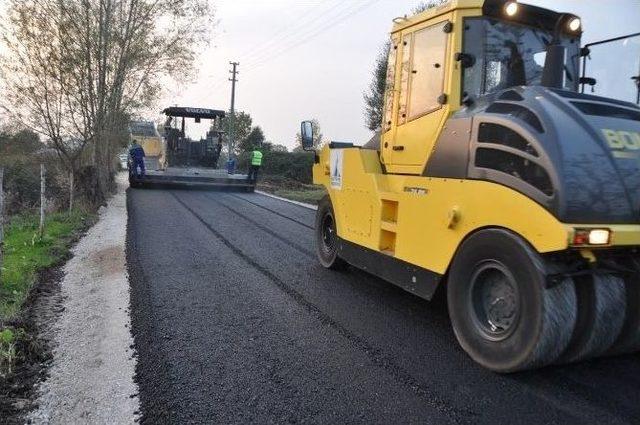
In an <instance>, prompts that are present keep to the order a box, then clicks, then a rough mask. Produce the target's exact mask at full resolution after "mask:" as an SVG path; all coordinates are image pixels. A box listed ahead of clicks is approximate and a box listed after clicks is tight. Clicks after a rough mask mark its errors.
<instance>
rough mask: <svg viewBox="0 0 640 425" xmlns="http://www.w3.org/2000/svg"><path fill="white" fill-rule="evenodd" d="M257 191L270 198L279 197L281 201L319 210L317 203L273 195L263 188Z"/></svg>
mask: <svg viewBox="0 0 640 425" xmlns="http://www.w3.org/2000/svg"><path fill="white" fill-rule="evenodd" d="M255 192H256V193H259V194H260V195H264V196H268V197H269V198H273V199H278V200H280V201H284V202H288V203H290V204H293V205H298V206H300V207H305V208H309V209H310V210H314V211H317V210H318V207H317V206H316V205H312V204H306V203H304V202H298V201H294V200H292V199H287V198H282V197H280V196H276V195H272V194H271V193H267V192H263V191H261V190H256V191H255Z"/></svg>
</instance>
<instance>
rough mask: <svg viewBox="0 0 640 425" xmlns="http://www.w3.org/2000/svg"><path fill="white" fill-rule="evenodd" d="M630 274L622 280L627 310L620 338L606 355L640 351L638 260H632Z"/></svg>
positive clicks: (639, 275)
mask: <svg viewBox="0 0 640 425" xmlns="http://www.w3.org/2000/svg"><path fill="white" fill-rule="evenodd" d="M629 266H630V268H631V269H632V270H633V273H630V274H629V275H627V276H626V277H625V278H624V284H625V294H626V298H627V309H626V314H625V321H624V325H623V326H622V330H621V331H620V336H619V337H618V339H617V340H616V342H615V343H614V344H613V347H612V348H611V350H610V351H609V353H608V354H611V355H616V354H628V353H634V352H636V351H640V260H637V259H635V258H634V259H632V260H631V262H630V265H629Z"/></svg>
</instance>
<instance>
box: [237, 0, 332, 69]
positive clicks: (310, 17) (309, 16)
mask: <svg viewBox="0 0 640 425" xmlns="http://www.w3.org/2000/svg"><path fill="white" fill-rule="evenodd" d="M330 1H332V0H324V1H320V2H319V3H316V5H315V7H313V8H311V9H309V10H308V11H306V13H305V15H304V16H305V17H303V19H302V20H298V21H296V25H294V26H293V27H291V26H287V25H285V26H283V27H282V28H281V29H280V30H279V31H277V32H276V33H275V34H273V35H272V36H271V37H270V38H269V39H267V40H266V41H265V42H264V43H262V44H258V45H255V46H253V47H252V48H250V49H249V50H247V51H245V52H243V53H241V54H240V56H239V58H240V59H245V58H248V57H249V56H250V55H252V54H253V53H255V52H256V51H263V50H264V49H266V48H267V47H269V46H270V45H271V44H274V43H277V42H278V41H281V40H284V39H286V38H287V37H288V35H286V33H287V32H289V33H291V32H295V31H296V30H297V29H304V27H305V26H306V25H307V24H308V23H309V22H317V20H318V19H320V18H321V17H322V16H324V15H326V14H327V13H328V12H331V11H332V10H334V9H333V8H332V7H331V6H329V7H328V8H326V9H325V10H324V11H323V12H320V13H319V14H318V15H315V10H316V9H318V8H319V7H320V6H321V5H323V4H326V3H329V2H330ZM333 2H334V3H337V4H340V3H343V2H342V0H333ZM282 34H285V36H284V37H281V35H282ZM279 38H280V39H281V40H278V39H279Z"/></svg>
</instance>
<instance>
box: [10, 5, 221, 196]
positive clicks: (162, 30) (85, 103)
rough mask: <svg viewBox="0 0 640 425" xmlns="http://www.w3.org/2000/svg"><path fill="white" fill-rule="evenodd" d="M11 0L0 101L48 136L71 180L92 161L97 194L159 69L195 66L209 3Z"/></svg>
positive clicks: (160, 75)
mask: <svg viewBox="0 0 640 425" xmlns="http://www.w3.org/2000/svg"><path fill="white" fill-rule="evenodd" d="M8 2H9V8H8V9H9V10H8V15H7V18H5V22H4V25H3V27H2V39H3V42H4V44H5V45H6V47H7V49H6V51H7V53H6V54H5V56H4V58H3V59H4V60H3V61H2V62H1V64H0V70H2V77H3V83H4V89H5V91H6V92H7V93H8V95H7V97H6V101H7V103H6V104H5V105H3V106H4V107H5V110H6V111H7V112H8V113H9V114H10V115H11V116H13V117H15V118H17V119H18V120H19V121H20V122H21V123H23V124H25V125H26V126H28V127H29V128H32V129H34V130H35V131H38V132H40V133H42V134H44V135H45V136H46V138H47V139H48V140H49V141H50V143H51V145H52V146H53V147H54V148H55V149H56V151H57V152H58V154H59V156H60V157H61V159H63V161H64V163H65V164H66V165H67V166H68V167H69V170H70V173H71V175H72V177H71V178H70V180H72V181H73V180H74V177H75V173H76V170H77V169H78V168H79V167H80V166H81V165H89V166H90V167H91V168H92V170H93V172H94V173H95V175H94V178H95V186H96V187H95V190H96V193H97V196H98V200H99V201H100V200H101V199H104V196H106V194H107V192H108V190H109V184H110V179H111V176H112V174H113V173H114V172H115V153H116V152H117V150H118V149H119V148H120V147H121V146H120V145H121V144H123V143H124V141H125V140H126V128H127V125H128V117H129V116H130V114H131V113H133V112H134V111H136V110H137V109H140V108H144V107H148V106H151V105H152V104H153V102H154V101H155V99H157V97H158V94H159V93H160V91H161V88H162V86H161V82H162V81H163V80H164V79H165V78H166V77H171V76H177V75H180V77H181V78H184V77H189V76H192V75H193V62H194V60H195V57H196V52H198V51H199V49H200V47H201V46H202V44H205V43H206V42H207V41H208V34H209V30H210V28H211V25H212V15H213V10H212V9H211V7H210V6H209V3H208V1H207V0H181V1H176V0H8ZM87 147H88V148H89V150H88V152H87V150H86V148H87ZM70 198H71V197H70Z"/></svg>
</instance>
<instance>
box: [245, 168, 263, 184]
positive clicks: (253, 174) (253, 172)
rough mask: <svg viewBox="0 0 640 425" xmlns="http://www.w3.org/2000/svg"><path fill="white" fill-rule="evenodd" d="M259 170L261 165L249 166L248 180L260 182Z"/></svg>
mask: <svg viewBox="0 0 640 425" xmlns="http://www.w3.org/2000/svg"><path fill="white" fill-rule="evenodd" d="M258 170H260V166H259V165H251V166H249V174H248V175H247V179H248V180H251V181H254V182H255V181H257V180H258Z"/></svg>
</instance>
